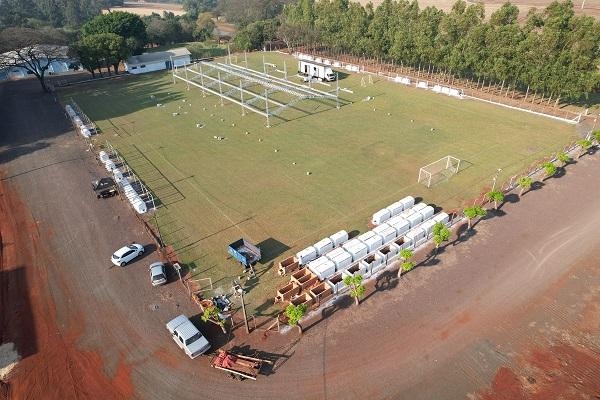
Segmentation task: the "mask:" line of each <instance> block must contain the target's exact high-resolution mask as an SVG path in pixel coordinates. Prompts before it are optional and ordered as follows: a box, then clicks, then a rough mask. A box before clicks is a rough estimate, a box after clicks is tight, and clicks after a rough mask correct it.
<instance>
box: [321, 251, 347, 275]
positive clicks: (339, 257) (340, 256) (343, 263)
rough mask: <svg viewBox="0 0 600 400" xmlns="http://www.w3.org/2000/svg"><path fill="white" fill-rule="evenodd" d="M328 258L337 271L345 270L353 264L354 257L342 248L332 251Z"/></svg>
mask: <svg viewBox="0 0 600 400" xmlns="http://www.w3.org/2000/svg"><path fill="white" fill-rule="evenodd" d="M326 257H327V258H328V259H330V260H331V261H333V263H334V264H335V270H336V271H342V270H345V269H346V268H348V267H349V266H350V264H352V255H351V254H350V253H348V252H347V251H346V250H344V249H343V248H341V247H338V248H337V249H333V250H331V251H330V252H329V253H327V256H326Z"/></svg>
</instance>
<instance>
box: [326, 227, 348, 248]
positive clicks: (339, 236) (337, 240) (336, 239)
mask: <svg viewBox="0 0 600 400" xmlns="http://www.w3.org/2000/svg"><path fill="white" fill-rule="evenodd" d="M329 239H331V241H332V242H333V246H334V247H337V246H339V245H341V244H342V243H344V242H345V241H347V240H348V232H346V231H344V230H342V231H339V232H336V233H334V234H333V235H331V236H329Z"/></svg>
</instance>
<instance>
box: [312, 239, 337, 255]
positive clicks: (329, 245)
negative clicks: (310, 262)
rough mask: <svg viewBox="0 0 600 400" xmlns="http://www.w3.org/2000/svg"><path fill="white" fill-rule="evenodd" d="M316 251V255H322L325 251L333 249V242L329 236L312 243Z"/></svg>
mask: <svg viewBox="0 0 600 400" xmlns="http://www.w3.org/2000/svg"><path fill="white" fill-rule="evenodd" d="M313 247H314V248H315V250H316V252H317V256H322V255H323V254H326V253H327V252H329V251H331V250H333V247H334V246H333V242H332V241H331V239H329V238H325V239H321V240H319V241H318V242H317V243H315V244H314V245H313Z"/></svg>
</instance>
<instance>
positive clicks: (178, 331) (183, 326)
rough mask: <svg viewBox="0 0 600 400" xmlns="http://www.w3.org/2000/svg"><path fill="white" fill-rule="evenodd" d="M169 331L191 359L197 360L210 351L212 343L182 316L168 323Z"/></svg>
mask: <svg viewBox="0 0 600 400" xmlns="http://www.w3.org/2000/svg"><path fill="white" fill-rule="evenodd" d="M167 329H168V330H169V332H170V333H171V336H172V338H173V340H174V341H175V343H177V345H178V346H179V347H181V348H182V349H183V351H184V352H185V354H187V355H188V356H189V357H190V358H196V357H198V356H199V355H202V354H204V353H206V351H207V350H208V349H210V343H209V342H208V340H206V338H205V337H204V336H202V333H200V331H199V330H198V328H196V327H195V326H194V324H192V322H191V321H190V320H189V319H188V318H187V317H186V316H185V315H180V316H179V317H177V318H174V319H172V320H171V321H169V322H168V323H167Z"/></svg>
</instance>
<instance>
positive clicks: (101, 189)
mask: <svg viewBox="0 0 600 400" xmlns="http://www.w3.org/2000/svg"><path fill="white" fill-rule="evenodd" d="M92 190H93V191H94V192H96V197H97V198H99V199H105V198H107V197H112V196H115V195H116V194H117V193H118V192H117V184H116V183H115V181H114V179H113V178H102V179H98V180H97V181H93V182H92Z"/></svg>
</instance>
